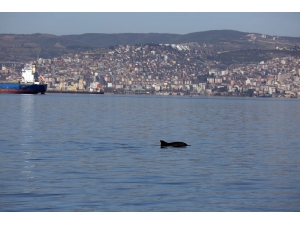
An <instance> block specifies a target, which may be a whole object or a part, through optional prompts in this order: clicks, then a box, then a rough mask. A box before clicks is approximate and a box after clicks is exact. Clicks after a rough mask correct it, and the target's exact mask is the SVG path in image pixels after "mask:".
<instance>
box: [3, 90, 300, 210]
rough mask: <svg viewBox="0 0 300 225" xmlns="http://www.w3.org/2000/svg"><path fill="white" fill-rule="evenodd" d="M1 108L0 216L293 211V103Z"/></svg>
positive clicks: (124, 102)
mask: <svg viewBox="0 0 300 225" xmlns="http://www.w3.org/2000/svg"><path fill="white" fill-rule="evenodd" d="M0 109H1V117H0V126H1V129H0V149H1V150H0V211H101V212H102V211H104V212H107V211H197V212H199V211H300V129H299V128H300V99H272V98H271V99H264V98H213V97H180V96H178V97H177V96H134V95H132V96H125V95H123V96H122V95H106V94H105V95H80V94H50V93H48V94H46V95H9V94H1V95H0ZM160 140H165V141H167V142H171V141H184V142H186V143H188V144H190V145H191V146H188V147H186V148H163V149H162V148H160V142H159V141H160Z"/></svg>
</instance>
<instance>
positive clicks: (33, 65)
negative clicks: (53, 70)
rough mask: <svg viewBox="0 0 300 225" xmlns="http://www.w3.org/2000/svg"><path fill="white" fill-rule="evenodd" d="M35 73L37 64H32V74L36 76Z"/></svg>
mask: <svg viewBox="0 0 300 225" xmlns="http://www.w3.org/2000/svg"><path fill="white" fill-rule="evenodd" d="M35 72H36V68H35V64H32V73H33V74H35Z"/></svg>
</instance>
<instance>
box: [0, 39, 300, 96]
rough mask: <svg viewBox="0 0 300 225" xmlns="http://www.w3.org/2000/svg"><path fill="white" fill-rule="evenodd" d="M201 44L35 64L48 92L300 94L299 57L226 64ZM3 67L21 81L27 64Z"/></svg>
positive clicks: (4, 75)
mask: <svg viewBox="0 0 300 225" xmlns="http://www.w3.org/2000/svg"><path fill="white" fill-rule="evenodd" d="M195 45H198V44H197V43H186V44H176V45H175V44H143V45H134V46H130V45H117V46H112V47H109V48H99V49H97V50H93V51H88V52H82V53H79V54H66V55H63V56H61V57H55V58H52V59H44V58H37V59H36V60H35V63H36V64H37V67H38V72H39V75H41V76H43V78H44V80H45V82H46V83H47V84H48V91H51V90H52V91H72V92H74V91H100V90H104V91H105V92H114V93H122V94H134V93H135V94H157V95H209V96H213V95H214V96H250V97H252V96H272V97H298V96H300V76H299V75H300V58H298V57H296V56H287V57H275V58H272V59H270V60H266V61H260V62H257V63H235V64H230V65H225V64H223V63H221V62H219V61H216V60H215V58H214V57H213V56H215V55H217V54H220V53H219V52H216V51H213V50H209V49H208V50H205V48H202V49H199V48H198V49H197V48H195ZM196 47H197V46H196ZM208 47H209V46H208ZM278 51H280V50H278ZM0 66H1V68H0V69H1V70H0V80H1V81H16V80H20V78H21V77H20V76H21V75H20V74H21V69H22V68H23V66H24V63H2V64H1V65H0Z"/></svg>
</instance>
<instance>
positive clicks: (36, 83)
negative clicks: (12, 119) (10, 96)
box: [0, 64, 47, 94]
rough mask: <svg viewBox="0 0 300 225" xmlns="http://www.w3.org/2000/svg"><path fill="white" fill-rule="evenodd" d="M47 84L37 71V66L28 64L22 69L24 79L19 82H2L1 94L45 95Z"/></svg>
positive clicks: (0, 84)
mask: <svg viewBox="0 0 300 225" xmlns="http://www.w3.org/2000/svg"><path fill="white" fill-rule="evenodd" d="M46 91H47V84H45V80H44V78H43V77H42V76H39V75H38V73H37V71H36V64H26V65H25V67H24V68H23V69H22V78H21V80H19V81H18V82H0V93H15V94H38V93H41V94H45V92H46Z"/></svg>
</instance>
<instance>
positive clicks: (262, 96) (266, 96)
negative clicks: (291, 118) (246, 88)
mask: <svg viewBox="0 0 300 225" xmlns="http://www.w3.org/2000/svg"><path fill="white" fill-rule="evenodd" d="M258 97H261V98H272V95H270V94H269V93H265V94H261V95H258Z"/></svg>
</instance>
